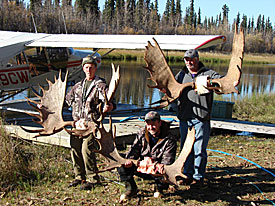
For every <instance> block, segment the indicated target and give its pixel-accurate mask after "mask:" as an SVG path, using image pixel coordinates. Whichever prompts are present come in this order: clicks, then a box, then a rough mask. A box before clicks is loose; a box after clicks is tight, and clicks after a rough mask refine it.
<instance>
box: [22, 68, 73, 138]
mask: <svg viewBox="0 0 275 206" xmlns="http://www.w3.org/2000/svg"><path fill="white" fill-rule="evenodd" d="M67 76H68V73H66V75H65V79H64V81H62V79H61V72H60V73H59V78H58V79H57V78H56V76H55V79H54V82H53V83H52V82H51V81H49V80H47V82H48V84H49V89H48V90H44V89H43V88H42V87H40V88H41V90H42V92H43V95H42V96H39V95H38V94H36V93H35V95H36V96H37V97H38V98H39V100H40V102H36V101H33V100H31V99H29V98H27V97H26V98H27V100H28V104H29V105H30V106H32V107H33V108H35V109H36V110H37V111H38V112H39V115H37V114H31V113H27V114H29V115H31V116H34V117H36V118H38V119H39V120H40V121H35V120H33V121H34V122H36V123H38V124H40V125H42V126H43V128H42V129H37V130H29V129H26V128H24V127H21V128H22V129H23V130H25V131H26V132H30V133H39V134H38V135H36V137H37V136H43V135H44V136H45V135H52V134H55V133H57V132H60V131H61V130H62V129H63V128H64V127H65V126H73V121H67V122H64V120H63V117H62V108H63V103H64V97H65V92H66V83H67ZM30 102H31V103H33V104H31V103H30Z"/></svg>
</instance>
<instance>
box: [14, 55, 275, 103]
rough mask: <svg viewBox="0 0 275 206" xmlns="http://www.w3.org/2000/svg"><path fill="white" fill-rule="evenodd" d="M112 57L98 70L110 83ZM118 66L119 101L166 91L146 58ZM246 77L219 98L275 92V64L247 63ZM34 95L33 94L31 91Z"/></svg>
mask: <svg viewBox="0 0 275 206" xmlns="http://www.w3.org/2000/svg"><path fill="white" fill-rule="evenodd" d="M111 63H112V62H111V61H108V60H103V62H102V65H101V67H100V68H99V69H98V70H97V75H99V76H101V77H103V78H105V79H106V81H107V82H108V83H109V81H110V79H111ZM113 63H114V64H115V66H118V65H119V66H120V74H121V80H120V83H119V87H118V89H117V92H116V95H115V96H116V101H117V102H118V103H122V104H133V105H136V106H137V107H148V106H149V104H150V103H152V102H155V101H158V100H159V99H160V98H161V95H162V93H161V92H159V91H158V89H151V88H149V87H148V86H147V84H153V82H151V81H150V80H148V78H149V73H148V72H147V71H146V69H145V68H144V67H145V62H137V61H127V62H126V61H113ZM205 65H206V66H207V67H208V68H211V69H213V70H215V71H217V72H218V73H220V74H223V75H225V74H226V72H227V69H228V68H227V67H225V66H221V65H219V64H211V65H210V64H205ZM182 67H183V65H182V64H181V63H177V64H170V68H171V69H172V72H173V73H174V75H175V74H177V73H178V72H179V71H180V70H181V69H182ZM242 71H243V73H242V78H241V82H240V85H239V86H238V90H239V91H240V94H228V95H216V94H215V96H214V98H215V100H220V101H231V102H234V101H235V100H236V99H242V98H244V97H247V96H248V97H249V96H251V95H253V94H262V93H266V94H270V93H275V65H257V66H255V65H253V66H248V65H245V64H244V65H243V68H242ZM31 93H32V92H31V90H28V91H25V92H23V93H22V94H20V95H18V96H16V97H13V98H11V99H9V100H12V99H24V97H25V96H30V95H31ZM31 96H32V95H31Z"/></svg>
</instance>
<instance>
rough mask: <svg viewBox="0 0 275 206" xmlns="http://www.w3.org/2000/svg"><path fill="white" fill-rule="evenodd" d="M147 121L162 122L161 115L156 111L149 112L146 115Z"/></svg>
mask: <svg viewBox="0 0 275 206" xmlns="http://www.w3.org/2000/svg"><path fill="white" fill-rule="evenodd" d="M144 119H145V121H149V120H152V121H155V120H160V115H159V113H157V112H156V111H151V112H148V113H147V114H146V115H145V118H144Z"/></svg>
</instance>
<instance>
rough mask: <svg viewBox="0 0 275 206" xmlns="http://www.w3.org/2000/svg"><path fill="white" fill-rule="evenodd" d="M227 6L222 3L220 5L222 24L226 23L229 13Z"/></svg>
mask: <svg viewBox="0 0 275 206" xmlns="http://www.w3.org/2000/svg"><path fill="white" fill-rule="evenodd" d="M229 11H230V10H229V7H228V6H227V5H226V4H224V5H223V7H222V24H227V23H228V13H229Z"/></svg>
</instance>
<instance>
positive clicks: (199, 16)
mask: <svg viewBox="0 0 275 206" xmlns="http://www.w3.org/2000/svg"><path fill="white" fill-rule="evenodd" d="M198 25H201V8H200V7H199V11H198Z"/></svg>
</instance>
